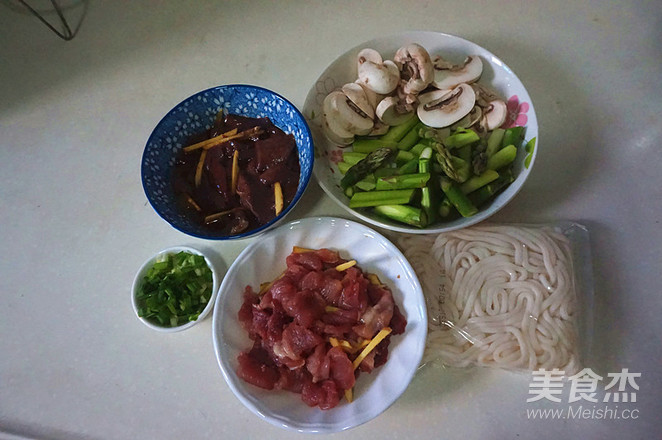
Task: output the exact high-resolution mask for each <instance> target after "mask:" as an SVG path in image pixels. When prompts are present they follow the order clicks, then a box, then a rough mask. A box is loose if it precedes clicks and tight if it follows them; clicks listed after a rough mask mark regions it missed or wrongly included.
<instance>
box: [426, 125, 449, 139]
mask: <svg viewBox="0 0 662 440" xmlns="http://www.w3.org/2000/svg"><path fill="white" fill-rule="evenodd" d="M418 135H419V136H420V137H421V138H422V139H427V140H434V141H437V142H443V141H445V140H446V138H447V137H448V136H450V135H451V129H450V128H448V127H445V128H432V127H428V126H427V125H426V126H423V128H421V129H419V130H418Z"/></svg>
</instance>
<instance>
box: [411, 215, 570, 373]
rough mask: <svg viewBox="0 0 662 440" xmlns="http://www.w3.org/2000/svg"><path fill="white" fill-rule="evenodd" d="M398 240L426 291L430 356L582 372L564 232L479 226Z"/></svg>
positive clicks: (458, 363) (464, 363) (454, 361)
mask: <svg viewBox="0 0 662 440" xmlns="http://www.w3.org/2000/svg"><path fill="white" fill-rule="evenodd" d="M399 245H400V247H401V248H402V250H403V253H404V254H405V256H406V257H407V258H408V259H409V261H410V262H411V264H412V266H413V267H414V269H415V271H416V273H417V275H418V277H419V279H420V281H421V285H422V287H423V291H424V293H425V296H426V301H427V308H428V317H429V318H428V319H429V323H428V326H429V329H428V342H427V347H426V352H425V356H424V360H423V361H424V362H428V361H431V360H435V359H437V358H439V359H440V360H441V361H442V362H443V363H444V364H445V365H449V366H457V367H464V366H468V365H471V364H476V365H481V366H490V367H501V368H506V369H515V370H538V369H541V368H545V369H548V370H550V369H553V368H558V369H560V370H562V371H565V373H566V374H568V375H571V374H574V373H576V372H577V371H579V369H580V366H579V358H578V343H577V334H576V333H577V332H576V327H575V317H574V314H575V309H576V297H575V290H574V278H573V276H572V274H573V272H572V257H571V251H570V243H569V240H568V238H567V237H565V236H564V235H563V234H562V233H561V232H560V231H558V230H556V229H555V228H552V227H520V226H502V225H498V226H496V225H490V226H480V225H479V226H474V227H471V228H467V229H462V230H458V231H452V232H447V233H442V234H439V235H437V236H406V237H402V238H400V239H399Z"/></svg>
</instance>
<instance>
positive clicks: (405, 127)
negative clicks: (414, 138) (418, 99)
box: [379, 113, 419, 142]
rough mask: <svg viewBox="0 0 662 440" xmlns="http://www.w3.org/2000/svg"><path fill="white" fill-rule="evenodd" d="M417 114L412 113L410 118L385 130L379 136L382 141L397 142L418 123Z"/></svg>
mask: <svg viewBox="0 0 662 440" xmlns="http://www.w3.org/2000/svg"><path fill="white" fill-rule="evenodd" d="M418 122H419V119H418V116H416V114H415V113H414V114H413V115H412V117H411V119H408V120H407V121H406V122H403V123H402V124H400V125H395V126H393V127H391V128H389V130H388V131H387V132H386V134H385V135H383V136H382V137H381V138H379V139H380V140H382V141H387V142H399V141H400V140H401V139H402V138H403V137H405V135H406V134H407V133H408V132H409V130H411V129H412V128H413V127H414V125H416V124H418Z"/></svg>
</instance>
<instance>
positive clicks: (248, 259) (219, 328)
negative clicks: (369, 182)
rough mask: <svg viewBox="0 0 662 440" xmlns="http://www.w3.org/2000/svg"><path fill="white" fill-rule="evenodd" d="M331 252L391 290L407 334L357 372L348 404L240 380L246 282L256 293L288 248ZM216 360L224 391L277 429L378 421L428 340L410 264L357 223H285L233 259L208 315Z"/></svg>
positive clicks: (246, 344) (325, 428)
mask: <svg viewBox="0 0 662 440" xmlns="http://www.w3.org/2000/svg"><path fill="white" fill-rule="evenodd" d="M295 245H296V246H302V247H306V248H325V247H326V248H331V249H335V250H338V251H340V252H341V255H342V256H343V257H345V258H352V259H355V260H357V262H358V263H359V265H360V266H361V268H363V269H364V270H368V271H370V272H374V273H376V274H377V275H378V276H379V278H380V279H381V280H382V281H383V282H384V283H385V284H387V285H388V286H390V288H391V290H392V291H393V297H394V299H395V301H396V304H398V306H399V307H400V310H401V311H402V313H403V314H404V315H405V317H406V318H407V327H406V330H405V333H404V334H402V335H397V336H394V337H393V339H392V340H391V345H389V359H388V361H387V362H386V364H385V365H383V366H381V367H380V368H378V369H376V370H375V371H373V372H372V373H371V374H362V375H361V376H360V378H359V379H358V381H357V384H356V387H355V389H354V398H355V399H354V401H353V402H352V403H347V402H346V401H345V400H344V399H343V400H341V402H340V404H339V405H338V406H336V407H335V408H333V409H330V410H325V411H323V410H320V409H319V408H310V407H309V406H307V405H306V404H305V403H304V402H303V401H302V400H301V396H300V395H298V394H294V393H291V392H289V391H267V390H263V389H261V388H258V387H255V386H253V385H250V384H248V383H246V382H244V381H243V380H242V379H240V378H239V377H238V376H237V374H236V372H235V371H236V369H237V365H238V363H237V356H238V355H239V354H240V353H241V352H242V351H243V350H246V349H250V347H251V346H252V341H251V340H250V339H249V338H248V335H247V333H246V331H245V330H244V329H243V328H242V326H241V324H240V323H239V319H238V317H237V312H238V311H239V308H240V307H241V304H242V301H243V292H244V289H245V287H246V286H247V285H251V286H253V288H257V287H258V286H259V284H260V283H261V282H264V281H267V280H271V279H274V278H275V277H277V276H278V275H279V274H280V273H281V272H282V271H283V269H284V268H285V257H286V256H287V255H289V254H290V253H291V252H292V247H293V246H295ZM212 326H213V338H214V349H215V350H216V358H217V360H218V364H219V366H220V368H221V371H222V373H223V377H224V378H225V380H226V382H227V384H228V386H229V387H230V388H231V389H232V391H233V392H234V394H235V395H236V396H237V398H238V399H239V400H240V401H241V402H242V403H243V404H244V405H246V407H248V408H249V409H250V410H251V411H253V412H254V413H255V414H256V415H258V416H259V417H261V418H262V419H264V420H266V421H268V422H270V423H272V424H274V425H276V426H279V427H282V428H286V429H290V430H295V431H301V432H319V433H328V432H335V431H341V430H344V429H349V428H352V427H355V426H357V425H360V424H362V423H365V422H367V421H368V420H371V419H372V418H374V417H376V416H378V415H379V414H380V413H381V412H383V411H384V410H385V409H387V408H388V407H389V406H390V405H391V404H392V403H393V402H394V401H395V400H396V399H397V398H398V397H399V396H400V394H402V392H403V391H404V390H405V389H406V388H407V386H408V384H409V382H410V380H411V379H412V377H413V376H414V373H415V372H416V369H417V367H418V366H419V363H420V361H421V357H422V355H423V350H424V348H425V338H426V336H427V314H426V309H425V300H424V298H423V292H422V290H421V286H420V284H419V281H418V279H417V277H416V274H415V273H414V271H413V269H412V268H411V266H410V265H409V262H408V261H407V260H406V259H405V257H404V256H403V255H402V253H401V252H400V251H399V250H398V249H397V248H396V247H395V246H394V245H393V244H392V243H391V242H389V241H388V240H387V239H386V238H384V237H383V236H382V235H380V234H378V233H377V232H375V231H374V230H372V229H370V228H368V227H366V226H364V225H361V224H359V223H356V222H353V221H350V220H345V219H340V218H333V217H318V218H306V219H302V220H297V221H293V222H290V223H287V224H284V225H282V226H280V227H278V228H277V229H274V230H273V231H271V232H268V233H267V234H265V235H264V236H263V237H261V238H260V240H258V241H255V242H253V243H252V244H251V245H250V246H248V247H247V248H246V249H245V250H244V251H243V252H242V253H241V254H240V255H239V257H237V259H236V260H235V262H234V263H233V264H232V266H231V267H230V269H229V270H228V272H227V274H226V275H225V278H224V280H223V283H222V284H221V288H220V291H219V297H218V301H217V303H216V306H215V308H214V315H213V322H212Z"/></svg>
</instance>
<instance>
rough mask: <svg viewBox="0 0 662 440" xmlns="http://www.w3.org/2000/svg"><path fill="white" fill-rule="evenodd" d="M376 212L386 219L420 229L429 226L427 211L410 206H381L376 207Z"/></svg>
mask: <svg viewBox="0 0 662 440" xmlns="http://www.w3.org/2000/svg"><path fill="white" fill-rule="evenodd" d="M374 211H375V212H376V213H377V214H380V215H382V216H384V217H387V218H390V219H392V220H395V221H398V222H401V223H406V224H408V225H412V226H416V227H419V228H424V227H426V226H427V225H428V218H427V215H426V214H425V211H424V210H422V209H420V208H415V207H413V206H410V205H381V206H376V207H375V209H374Z"/></svg>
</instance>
